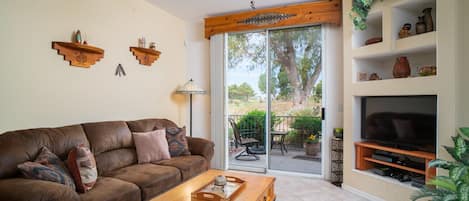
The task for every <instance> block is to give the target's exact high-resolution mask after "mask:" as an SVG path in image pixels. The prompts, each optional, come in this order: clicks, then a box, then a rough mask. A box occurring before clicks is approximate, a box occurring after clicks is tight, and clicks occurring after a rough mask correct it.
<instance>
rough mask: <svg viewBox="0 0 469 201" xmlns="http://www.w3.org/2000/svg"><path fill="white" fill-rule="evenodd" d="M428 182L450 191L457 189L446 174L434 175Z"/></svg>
mask: <svg viewBox="0 0 469 201" xmlns="http://www.w3.org/2000/svg"><path fill="white" fill-rule="evenodd" d="M429 184H431V185H435V186H437V187H439V188H443V189H445V190H448V191H452V192H456V191H457V186H456V184H455V183H454V181H453V180H451V178H449V177H447V176H436V177H435V178H433V179H432V180H431V181H430V182H429Z"/></svg>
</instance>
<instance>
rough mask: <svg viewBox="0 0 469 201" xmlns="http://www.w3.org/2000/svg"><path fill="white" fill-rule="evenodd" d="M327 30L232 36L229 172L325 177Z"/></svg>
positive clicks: (228, 66) (228, 71)
mask: <svg viewBox="0 0 469 201" xmlns="http://www.w3.org/2000/svg"><path fill="white" fill-rule="evenodd" d="M321 33H322V31H321V26H310V27H301V28H289V29H276V30H265V31H259V32H249V33H232V34H228V35H227V38H226V39H227V43H226V44H227V45H226V54H227V58H226V62H225V63H226V70H225V72H226V73H225V78H226V89H225V90H226V92H227V97H228V101H227V103H226V104H227V111H228V114H227V115H226V119H227V121H228V122H229V123H228V125H229V128H228V129H227V130H228V131H227V132H228V133H227V134H226V136H227V140H228V150H227V152H228V155H229V157H228V167H229V168H230V169H241V170H249V171H265V170H266V169H271V170H280V171H288V172H295V173H307V174H321V169H322V158H321V136H322V135H321V130H322V129H321V128H322V120H321V116H320V115H321V109H322V90H321V89H322V84H321V83H322V82H321V80H322V34H321Z"/></svg>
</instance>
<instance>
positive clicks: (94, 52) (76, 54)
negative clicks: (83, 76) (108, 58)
mask: <svg viewBox="0 0 469 201" xmlns="http://www.w3.org/2000/svg"><path fill="white" fill-rule="evenodd" d="M52 48H53V49H56V50H57V52H58V54H60V55H63V56H64V60H66V61H68V62H70V65H71V66H77V67H84V68H89V67H90V66H92V65H94V64H95V63H96V62H98V61H99V60H100V59H102V58H103V57H104V50H103V49H101V48H97V47H93V46H90V45H84V44H79V43H70V42H57V41H53V42H52Z"/></svg>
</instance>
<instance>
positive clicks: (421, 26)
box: [415, 16, 427, 34]
mask: <svg viewBox="0 0 469 201" xmlns="http://www.w3.org/2000/svg"><path fill="white" fill-rule="evenodd" d="M426 31H427V27H426V25H425V20H424V16H420V17H419V21H418V22H417V24H415V32H416V33H417V34H423V33H425V32H426Z"/></svg>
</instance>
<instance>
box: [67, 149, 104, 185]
mask: <svg viewBox="0 0 469 201" xmlns="http://www.w3.org/2000/svg"><path fill="white" fill-rule="evenodd" d="M67 166H68V169H69V170H70V173H71V174H72V176H73V180H75V185H76V187H77V191H78V192H79V193H85V192H87V191H89V190H91V188H93V186H94V184H95V183H96V180H97V179H98V170H97V169H96V161H95V159H94V156H93V153H91V151H90V149H89V148H88V147H86V146H85V145H84V144H81V145H78V146H76V147H74V148H73V149H72V150H71V151H70V152H69V153H68V158H67Z"/></svg>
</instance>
